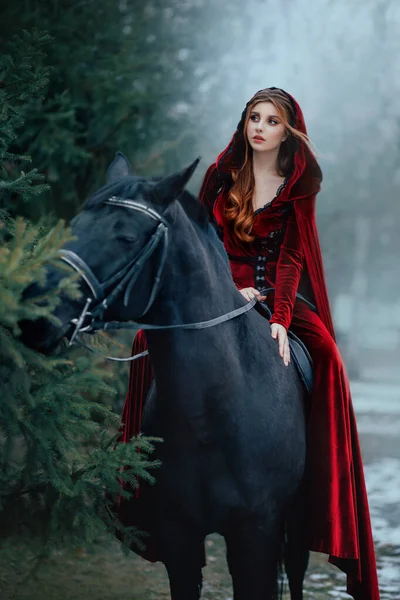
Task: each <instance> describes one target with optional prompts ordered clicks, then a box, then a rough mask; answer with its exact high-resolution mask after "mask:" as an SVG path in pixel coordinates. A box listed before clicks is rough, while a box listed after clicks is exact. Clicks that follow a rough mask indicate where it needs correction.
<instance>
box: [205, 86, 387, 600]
mask: <svg viewBox="0 0 400 600" xmlns="http://www.w3.org/2000/svg"><path fill="white" fill-rule="evenodd" d="M321 181H322V173H321V169H320V167H319V165H318V163H317V161H316V159H315V157H314V155H313V153H312V150H311V146H310V143H309V140H308V137H307V130H306V126H305V122H304V117H303V114H302V112H301V109H300V107H299V105H298V103H297V102H296V101H295V99H294V98H293V97H292V96H290V94H287V93H286V92H284V91H283V90H280V89H277V88H274V87H272V88H267V89H264V90H260V91H259V92H257V93H256V94H255V95H254V96H253V98H251V100H250V101H249V102H248V103H247V105H246V108H245V109H244V111H243V113H242V117H241V119H240V122H239V124H238V126H237V130H236V131H235V133H234V135H233V137H232V139H231V141H230V143H229V145H228V146H227V148H225V150H224V151H223V152H222V153H221V154H220V155H219V156H218V158H217V160H216V161H215V163H213V164H212V165H210V167H209V168H208V169H207V172H206V175H205V178H204V181H203V184H202V187H201V191H200V198H201V201H202V202H203V203H204V204H205V205H206V207H207V208H208V210H209V213H210V216H211V218H212V220H213V222H214V223H215V225H216V227H217V230H218V232H219V234H220V237H221V238H222V240H223V243H224V246H225V248H226V250H227V253H228V256H229V259H230V264H231V270H232V276H233V279H234V281H235V283H236V285H237V287H238V289H239V290H240V292H241V293H242V294H243V296H244V297H245V298H246V299H250V298H252V297H253V296H256V298H257V299H258V300H264V299H267V302H268V303H269V304H270V306H271V309H272V311H273V313H272V317H271V320H270V322H271V335H272V337H274V338H276V339H277V341H278V348H279V353H280V355H281V356H282V358H283V360H284V362H285V364H286V365H287V364H288V362H289V360H290V351H289V344H288V335H287V330H288V328H289V327H290V328H291V330H292V331H293V332H294V333H295V334H296V335H298V337H299V338H300V339H301V340H302V341H303V342H304V343H305V345H306V346H307V349H308V350H309V352H310V354H311V357H312V359H313V370H314V389H313V393H312V397H311V401H310V412H309V420H308V464H307V470H306V490H307V499H308V514H309V519H308V524H309V528H310V531H309V540H308V545H309V548H310V550H315V551H318V552H324V553H327V554H329V555H330V561H331V562H332V563H334V564H336V565H337V566H338V567H340V568H341V569H342V570H344V571H345V572H346V573H347V575H348V580H347V583H348V592H349V593H350V594H352V595H353V597H354V598H356V599H357V600H358V599H360V600H361V599H362V600H367V599H368V600H369V599H374V600H375V599H377V598H379V591H378V583H377V577H376V566H375V555H374V547H373V542H372V535H371V526H370V519H369V510H368V501H367V496H366V491H365V484H364V476H363V467H362V461H361V455H360V449H359V442H358V435H357V429H356V424H355V418H354V413H353V408H352V403H351V396H350V390H349V383H348V379H347V376H346V373H345V370H344V367H343V363H342V360H341V358H340V355H339V351H338V348H337V346H336V344H335V335H334V330H333V324H332V318H331V313H330V308H329V301H328V296H327V289H326V284H325V279H324V273H323V265H322V258H321V251H320V246H319V241H318V233H317V228H316V222H315V199H316V194H317V193H318V191H319V190H320V185H321ZM270 287H273V288H275V292H274V293H269V294H268V297H267V298H266V297H265V296H263V295H262V290H263V288H270ZM296 294H300V296H301V297H298V296H296ZM310 305H315V307H316V310H314V309H313V307H312V306H310Z"/></svg>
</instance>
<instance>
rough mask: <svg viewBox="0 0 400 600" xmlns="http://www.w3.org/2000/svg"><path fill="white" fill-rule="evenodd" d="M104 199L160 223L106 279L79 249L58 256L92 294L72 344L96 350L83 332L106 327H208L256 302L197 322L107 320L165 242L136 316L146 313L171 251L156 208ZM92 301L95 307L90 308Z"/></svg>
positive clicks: (77, 321) (76, 323) (165, 226)
mask: <svg viewBox="0 0 400 600" xmlns="http://www.w3.org/2000/svg"><path fill="white" fill-rule="evenodd" d="M104 203H105V204H110V205H111V206H122V207H124V208H129V209H131V210H136V211H138V212H141V213H143V214H145V215H147V216H148V217H150V218H151V219H153V220H155V221H156V222H157V227H156V230H155V232H154V233H153V234H152V236H151V237H150V239H149V241H148V242H147V243H146V245H145V246H144V247H143V249H142V250H141V251H140V252H139V253H138V254H136V255H135V256H133V257H132V258H130V259H129V260H128V262H127V264H126V265H125V266H124V267H122V268H121V269H120V270H119V271H118V272H117V273H115V274H114V275H112V276H111V277H110V278H109V279H108V280H107V281H105V282H104V283H100V282H99V281H98V279H97V277H96V276H95V274H94V273H93V271H92V270H91V269H90V267H89V266H88V265H87V264H86V262H85V261H84V260H83V259H82V258H81V257H80V256H78V255H77V254H76V253H75V252H73V251H72V250H59V252H58V257H59V258H60V259H61V260H63V261H64V262H66V263H67V264H69V265H70V266H71V267H72V268H73V269H74V270H75V271H76V272H77V273H78V274H79V276H80V277H81V278H82V279H83V280H84V281H85V283H86V285H87V286H88V288H89V290H90V292H91V295H92V297H88V298H87V299H86V303H85V305H84V307H83V309H82V312H81V314H80V315H79V317H77V318H74V319H71V325H73V326H74V331H73V333H72V335H71V338H70V340H69V344H68V345H69V346H71V345H72V344H74V343H76V341H79V343H80V344H81V345H83V346H85V347H86V348H88V349H89V350H91V351H92V352H93V351H94V350H93V349H92V348H91V347H90V346H88V345H87V344H85V343H84V342H83V341H82V340H81V339H80V338H79V334H80V333H94V332H96V331H99V330H101V329H102V330H105V331H106V330H111V329H137V328H138V327H140V328H141V329H206V328H208V327H214V326H215V325H219V324H220V323H223V322H225V321H229V320H230V319H233V318H235V317H237V316H239V315H241V314H243V313H245V312H247V311H248V310H250V309H251V308H252V307H253V306H254V305H255V303H256V299H255V298H253V299H252V300H251V301H250V302H248V303H247V304H245V305H244V306H241V307H239V308H237V309H235V310H233V311H230V312H228V313H225V314H224V315H221V316H219V317H215V318H214V319H209V320H207V321H199V322H196V323H179V324H176V325H154V324H150V323H147V324H146V323H138V322H136V321H130V322H126V323H123V322H119V321H104V320H103V319H104V313H105V311H106V310H107V308H108V307H109V306H111V304H112V303H113V302H115V301H116V300H117V298H119V297H120V296H121V294H124V299H123V302H124V306H127V305H128V302H129V297H130V294H131V291H132V289H133V286H134V284H135V283H136V281H137V279H138V277H139V275H140V273H141V271H142V269H143V267H144V266H145V264H146V262H147V261H148V260H149V259H150V257H151V256H152V255H153V253H154V252H155V250H156V249H157V248H158V247H159V246H161V257H160V262H159V265H158V269H157V273H156V275H155V278H154V282H153V286H152V289H151V292H150V297H149V299H148V302H147V304H146V306H145V308H144V310H143V311H142V312H141V314H140V315H139V316H138V317H136V319H139V318H141V317H143V316H144V315H145V314H146V313H147V312H148V311H149V309H150V308H151V306H152V304H153V302H154V299H155V297H156V295H157V292H158V290H159V286H160V282H161V277H162V272H163V269H164V266H165V261H166V258H167V252H168V223H167V221H166V220H165V219H164V217H163V216H162V215H160V214H159V213H158V212H157V211H156V210H154V209H153V208H150V207H148V206H146V205H145V204H141V203H140V202H136V201H135V200H131V199H129V198H128V199H126V198H120V197H117V196H111V197H110V198H108V199H107V200H105V201H104ZM92 305H93V306H94V308H93V309H92V310H90V308H91V306H92ZM146 354H147V351H145V352H141V353H140V354H136V355H135V356H131V357H129V358H115V357H112V356H105V357H104V358H107V359H109V360H116V361H131V360H136V359H137V358H140V357H142V356H145V355H146Z"/></svg>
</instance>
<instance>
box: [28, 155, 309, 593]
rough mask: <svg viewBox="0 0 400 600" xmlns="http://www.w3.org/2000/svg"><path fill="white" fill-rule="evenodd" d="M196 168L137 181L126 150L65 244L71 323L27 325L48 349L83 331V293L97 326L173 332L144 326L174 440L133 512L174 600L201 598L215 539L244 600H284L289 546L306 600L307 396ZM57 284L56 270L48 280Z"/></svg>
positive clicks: (154, 412) (154, 425) (296, 587)
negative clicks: (73, 276)
mask: <svg viewBox="0 0 400 600" xmlns="http://www.w3.org/2000/svg"><path fill="white" fill-rule="evenodd" d="M197 162H198V161H195V163H194V164H193V165H191V166H190V167H188V168H187V169H185V170H183V171H182V172H180V173H178V174H174V175H171V176H168V177H166V178H164V179H162V178H157V179H145V178H143V177H135V176H132V175H131V174H130V167H129V164H128V163H127V161H126V159H125V157H123V155H121V154H119V153H118V155H117V158H116V159H115V161H114V162H113V164H112V165H111V166H110V168H109V172H108V182H107V184H106V185H105V186H104V187H103V188H101V189H100V190H99V191H98V192H96V193H95V194H94V195H93V196H92V197H91V198H90V199H89V200H88V201H87V202H86V204H85V205H84V207H83V210H82V212H81V213H80V214H78V215H77V217H75V219H74V220H73V221H72V231H73V234H74V235H75V236H77V241H74V242H72V243H70V244H69V245H68V247H67V248H66V249H65V250H66V252H65V254H64V259H65V260H67V262H70V263H71V264H73V266H74V268H75V269H76V270H78V271H79V272H80V273H81V274H82V281H81V283H82V290H83V291H84V296H83V299H81V300H79V301H71V300H67V299H64V300H63V302H62V303H61V304H60V305H59V307H58V308H57V310H56V312H55V314H56V316H57V317H58V318H59V319H60V321H61V322H62V324H63V325H62V327H55V326H54V325H53V324H51V323H49V322H46V323H43V322H36V323H35V324H31V326H30V328H28V327H25V328H24V339H25V340H28V341H29V343H30V344H31V345H34V346H36V347H37V348H39V349H41V350H42V351H49V350H51V349H52V348H54V347H55V346H56V345H57V344H58V343H59V341H60V340H61V338H62V337H63V336H64V335H68V336H71V335H72V332H73V330H74V328H75V329H76V324H77V319H78V317H79V315H81V316H82V319H81V321H82V323H83V326H84V324H85V322H86V319H87V315H86V317H85V314H82V311H83V307H84V305H85V303H86V298H88V299H89V300H88V302H87V303H86V307H85V309H87V308H88V307H89V305H90V307H92V311H91V312H92V314H95V315H97V320H98V321H99V320H102V321H103V322H110V321H118V322H126V321H137V322H139V323H145V324H149V325H151V324H153V325H160V326H161V325H162V326H171V327H169V328H168V327H166V328H160V329H157V328H156V329H154V330H153V329H149V330H148V332H147V341H148V349H149V354H150V357H151V361H152V365H153V367H154V373H155V388H156V391H155V394H154V395H153V398H152V399H151V400H150V401H149V402H148V404H147V407H146V411H145V414H144V419H143V428H142V429H143V431H144V432H146V433H148V434H152V435H156V436H160V437H162V438H163V439H164V442H163V443H162V444H159V445H158V450H157V452H158V457H159V458H160V459H161V461H162V467H161V469H160V470H159V471H158V473H157V484H156V485H155V486H153V487H146V486H145V485H142V488H141V493H140V499H139V501H138V502H136V504H134V503H133V506H132V510H135V511H138V522H140V511H141V510H143V511H144V513H146V515H147V517H148V515H151V518H150V520H146V519H147V517H146V518H145V521H146V526H147V529H148V531H149V532H150V534H151V536H152V539H153V540H154V541H155V542H156V546H157V551H158V557H159V558H160V560H162V562H164V564H165V566H166V568H167V571H168V576H169V580H170V586H171V596H172V599H173V600H197V599H198V598H199V597H200V593H201V581H202V571H201V568H202V564H203V544H204V539H205V536H207V535H208V534H210V533H213V532H218V533H220V534H221V535H222V536H223V537H224V538H225V541H226V546H227V560H228V565H229V570H230V573H231V576H232V581H233V588H234V598H235V600H248V598H249V597H251V598H252V600H268V599H271V598H274V597H275V594H276V580H277V570H278V564H279V561H280V558H281V556H282V545H283V544H282V540H283V538H285V539H286V549H285V564H286V571H287V574H288V578H289V585H290V589H291V597H292V600H301V598H302V597H303V596H302V586H303V578H304V572H305V569H306V566H307V561H308V552H307V551H306V550H305V549H304V548H305V546H304V544H303V541H302V533H301V532H300V531H299V530H300V529H301V528H302V526H303V525H304V522H303V520H302V519H301V518H300V517H299V515H298V508H299V504H300V501H299V500H298V497H299V490H300V487H301V482H302V477H303V471H304V464H305V453H306V435H305V430H306V427H305V415H304V398H303V389H302V386H301V383H300V381H299V379H298V376H297V373H296V371H295V368H294V367H293V365H292V363H290V364H289V367H285V365H284V363H283V361H282V359H281V358H280V356H279V354H278V350H277V344H276V341H275V340H273V339H272V338H271V335H270V327H269V323H268V321H267V319H266V318H265V317H264V316H263V315H262V314H260V312H259V311H258V310H256V309H255V308H252V309H251V310H247V309H248V308H250V307H249V306H246V304H247V303H246V301H245V300H244V298H243V296H242V295H241V294H240V293H239V292H238V290H237V289H236V287H235V285H234V283H233V281H232V277H231V272H230V268H229V262H228V259H227V255H226V253H225V250H224V248H223V245H222V244H221V242H220V240H219V239H218V236H217V235H216V232H215V230H214V229H213V227H212V225H210V223H209V219H208V215H207V214H206V212H205V210H204V208H203V207H202V206H201V205H200V203H199V202H198V200H197V199H196V198H195V197H193V196H192V195H191V194H190V193H188V192H187V191H186V190H185V189H184V188H185V185H186V183H187V181H188V180H189V178H190V176H191V175H192V172H193V171H194V168H195V166H196V165H197ZM60 277H61V273H60V272H59V270H57V268H56V267H49V269H48V278H47V285H48V286H54V285H56V283H57V281H58V279H59V278H60ZM99 282H105V283H104V285H101V284H99ZM104 300H105V301H104ZM83 312H85V311H83ZM238 313H241V314H238ZM227 314H228V315H229V316H230V317H231V318H229V319H228V320H225V321H223V320H222V322H219V321H218V319H217V321H216V322H215V321H212V320H213V319H215V318H217V317H219V316H222V315H227ZM235 315H236V316H235ZM73 319H75V321H74V325H72V326H71V322H72V320H73ZM210 320H211V321H210ZM202 322H206V326H204V327H199V328H196V327H194V328H187V329H186V328H182V327H179V325H182V324H186V323H202ZM208 325H210V326H208ZM211 325H213V326H211ZM80 326H81V323H78V328H79V327H80ZM176 326H178V327H176ZM132 502H133V501H132ZM141 507H142V508H141ZM144 513H143V514H144ZM299 523H300V525H299Z"/></svg>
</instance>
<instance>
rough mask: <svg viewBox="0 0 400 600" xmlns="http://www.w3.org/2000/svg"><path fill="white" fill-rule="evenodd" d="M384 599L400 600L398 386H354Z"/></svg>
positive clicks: (376, 383)
mask: <svg viewBox="0 0 400 600" xmlns="http://www.w3.org/2000/svg"><path fill="white" fill-rule="evenodd" d="M352 393H353V401H354V407H355V411H356V415H357V423H358V430H359V433H360V439H361V447H362V453H363V459H364V463H365V478H366V483H367V489H368V497H369V502H370V510H371V519H372V529H373V535H374V539H375V543H376V550H377V559H378V575H379V583H380V589H381V598H382V599H389V598H390V599H391V600H394V599H400V385H398V384H395V383H393V384H389V383H379V382H376V381H368V382H366V383H360V382H354V383H353V384H352Z"/></svg>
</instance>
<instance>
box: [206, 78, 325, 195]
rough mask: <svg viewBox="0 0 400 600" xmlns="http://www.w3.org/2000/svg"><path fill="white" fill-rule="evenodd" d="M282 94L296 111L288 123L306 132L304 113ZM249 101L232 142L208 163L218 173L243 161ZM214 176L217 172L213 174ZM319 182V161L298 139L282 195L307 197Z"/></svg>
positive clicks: (314, 190) (289, 96)
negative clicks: (289, 174) (293, 117)
mask: <svg viewBox="0 0 400 600" xmlns="http://www.w3.org/2000/svg"><path fill="white" fill-rule="evenodd" d="M269 89H276V88H269ZM282 91H283V90H282ZM284 93H285V94H286V96H288V98H289V99H290V102H291V104H292V106H293V109H294V113H295V122H294V123H291V124H292V125H293V126H294V127H295V128H296V129H298V130H299V131H301V132H302V133H305V134H307V129H306V124H305V121H304V116H303V113H302V110H301V108H300V106H299V104H298V103H297V101H296V100H295V99H294V98H293V96H291V95H290V94H288V93H287V92H284ZM249 103H250V101H249V102H248V103H247V104H246V106H245V108H244V110H243V112H242V116H241V118H240V121H239V123H238V125H237V128H236V131H235V133H234V134H233V136H232V139H231V141H230V142H229V144H228V145H227V147H226V148H225V150H223V151H222V152H221V154H219V156H218V157H217V159H216V161H215V163H213V165H210V167H212V166H214V169H216V170H217V173H218V175H219V176H220V175H226V174H228V173H229V172H230V171H232V170H233V169H236V168H239V167H240V166H241V165H242V164H243V161H244V157H245V138H244V131H243V129H244V122H245V117H246V111H247V107H248V105H249ZM214 169H213V170H214ZM210 174H211V173H210ZM215 175H217V174H216V173H215ZM321 181H322V171H321V169H320V166H319V164H318V163H317V161H316V159H315V157H314V155H313V154H312V153H311V152H310V150H309V149H308V147H307V146H306V144H304V142H301V141H300V142H299V147H298V150H297V151H296V154H295V162H294V169H293V172H292V175H291V177H290V179H289V182H288V184H287V191H288V193H287V194H285V197H287V199H288V200H295V199H298V198H303V197H305V196H309V195H310V194H316V193H317V192H318V191H319V190H320V187H321Z"/></svg>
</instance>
